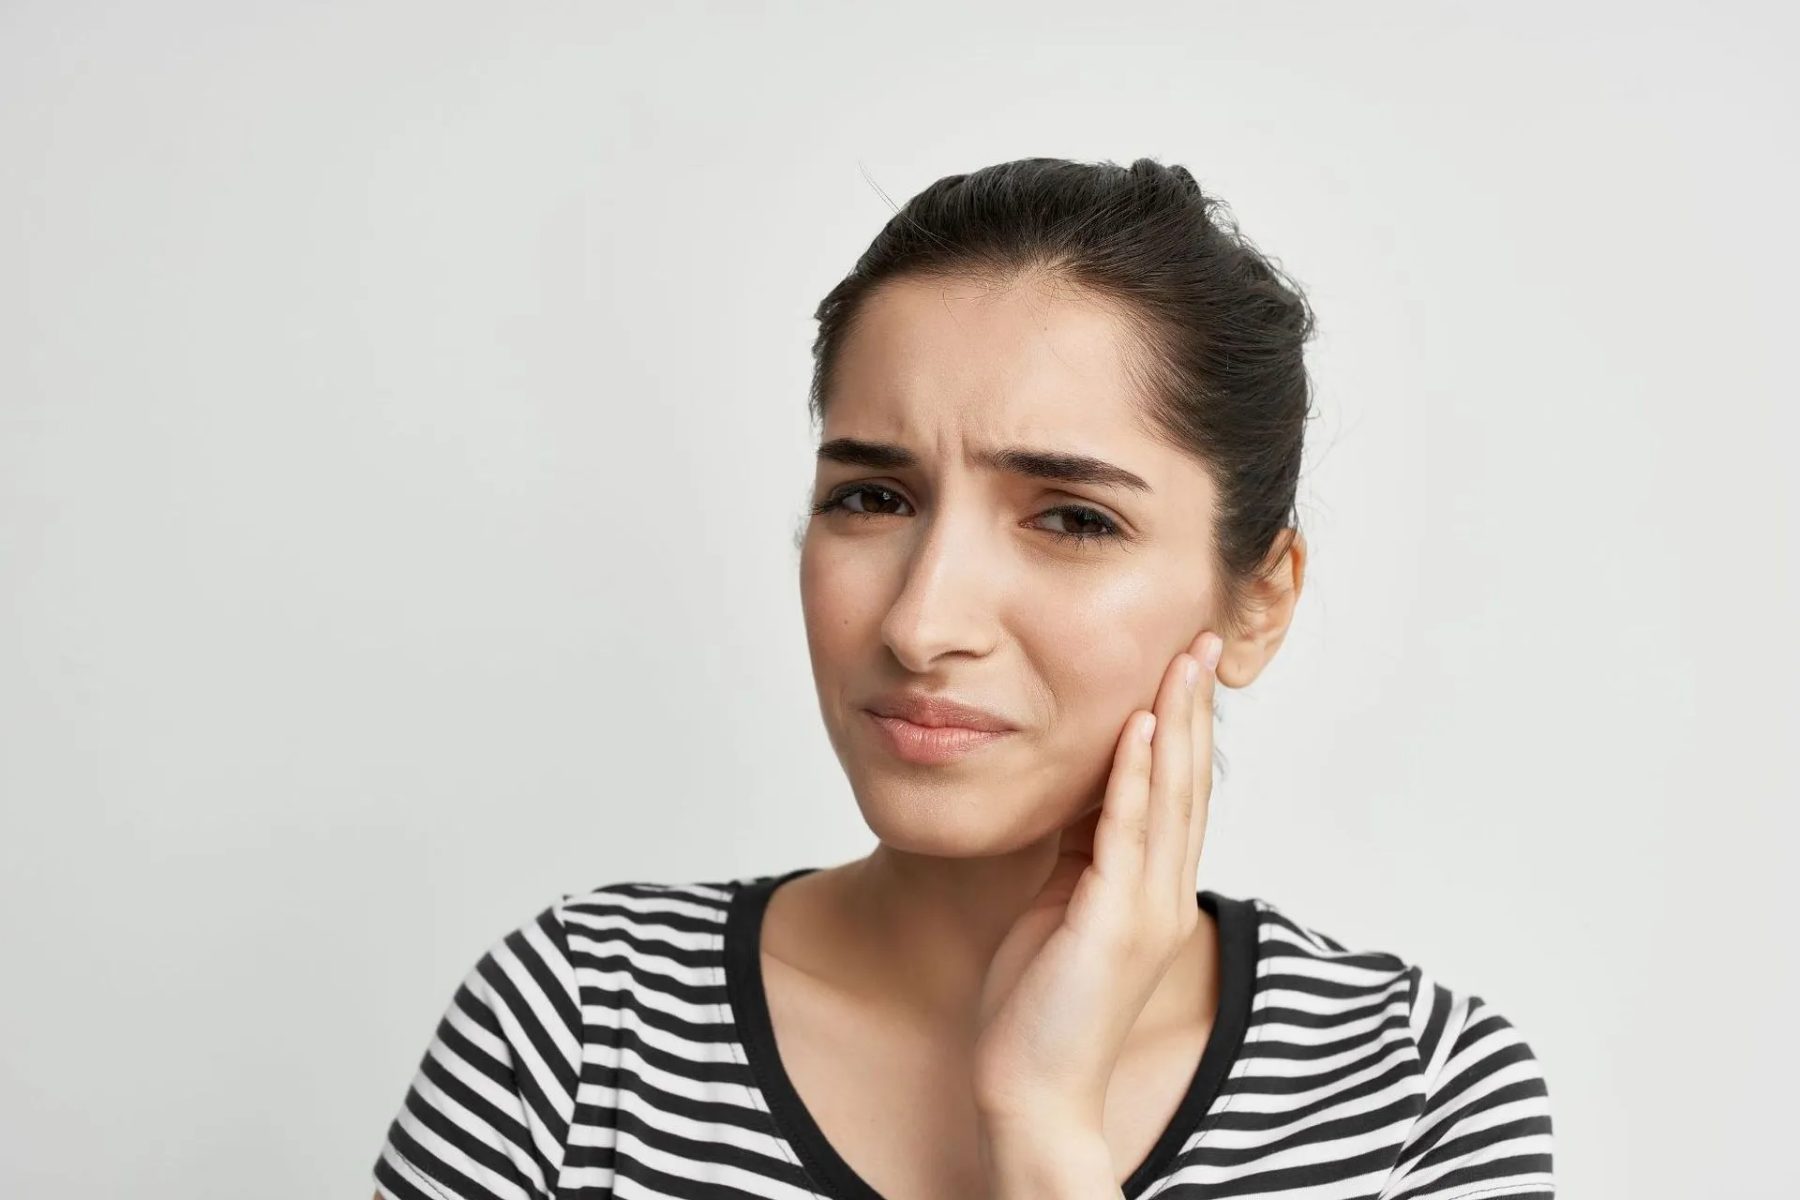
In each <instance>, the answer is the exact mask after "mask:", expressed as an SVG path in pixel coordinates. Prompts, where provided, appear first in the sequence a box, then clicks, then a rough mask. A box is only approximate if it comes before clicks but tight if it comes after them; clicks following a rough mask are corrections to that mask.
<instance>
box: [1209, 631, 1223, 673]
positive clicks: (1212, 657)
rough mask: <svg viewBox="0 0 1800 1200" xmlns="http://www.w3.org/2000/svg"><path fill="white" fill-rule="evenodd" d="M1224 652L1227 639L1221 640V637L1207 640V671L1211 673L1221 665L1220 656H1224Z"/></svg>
mask: <svg viewBox="0 0 1800 1200" xmlns="http://www.w3.org/2000/svg"><path fill="white" fill-rule="evenodd" d="M1224 650H1225V639H1224V638H1221V637H1209V638H1207V640H1206V650H1205V655H1206V669H1207V670H1209V671H1210V670H1212V669H1213V668H1214V667H1216V666H1218V665H1219V655H1220V654H1222V653H1223V652H1224Z"/></svg>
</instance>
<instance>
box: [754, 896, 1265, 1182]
mask: <svg viewBox="0 0 1800 1200" xmlns="http://www.w3.org/2000/svg"><path fill="white" fill-rule="evenodd" d="M819 869H820V868H818V867H802V868H800V869H799V870H795V871H789V872H787V873H786V874H782V875H768V876H762V877H758V878H755V879H750V880H744V881H740V882H739V884H738V886H737V888H736V890H735V891H734V892H733V893H732V896H731V901H730V905H729V908H728V910H727V913H726V919H725V934H724V947H723V951H724V958H725V986H726V994H727V997H728V999H729V1000H730V1003H731V1011H732V1013H733V1014H734V1016H735V1019H736V1022H737V1030H738V1036H739V1039H740V1040H741V1041H742V1043H743V1046H744V1053H745V1055H746V1056H747V1059H748V1062H749V1067H750V1073H751V1075H752V1076H753V1077H754V1079H755V1081H756V1084H757V1086H758V1087H759V1088H761V1089H762V1093H763V1097H764V1098H765V1099H766V1100H767V1102H768V1105H769V1112H770V1115H771V1117H772V1118H773V1119H774V1122H775V1126H776V1130H775V1132H776V1133H777V1135H778V1136H780V1137H783V1138H785V1139H786V1140H787V1142H788V1144H789V1145H791V1146H793V1148H794V1152H795V1153H796V1154H798V1155H799V1156H800V1162H801V1164H802V1165H803V1166H804V1167H805V1169H806V1170H807V1172H808V1173H809V1174H810V1175H811V1176H812V1177H813V1179H814V1181H815V1182H817V1183H819V1184H821V1185H822V1186H824V1187H825V1188H826V1190H827V1195H828V1196H829V1197H831V1200H886V1198H885V1197H883V1196H882V1194H881V1193H880V1192H877V1191H876V1190H875V1189H874V1188H873V1187H871V1186H870V1185H869V1183H868V1181H866V1180H865V1179H863V1177H862V1176H860V1175H858V1174H857V1173H856V1172H855V1171H854V1170H853V1169H852V1168H851V1166H850V1164H849V1163H847V1162H845V1161H844V1159H843V1156H841V1155H840V1154H839V1153H838V1152H837V1149H836V1147H834V1146H833V1145H832V1144H831V1143H830V1142H829V1141H827V1140H826V1137H825V1134H824V1132H823V1131H822V1130H821V1129H820V1128H819V1126H818V1123H817V1122H815V1121H814V1120H813V1117H812V1114H811V1113H810V1112H808V1111H807V1109H806V1105H805V1104H804V1103H803V1102H802V1101H801V1099H800V1093H799V1092H798V1091H796V1090H795V1088H794V1083H793V1080H791V1079H790V1078H788V1073H787V1068H786V1067H785V1066H784V1065H783V1064H782V1061H781V1054H780V1052H779V1051H778V1050H777V1048H776V1045H775V1026H774V1023H773V1021H772V1020H771V1019H770V1016H769V997H768V993H767V992H766V991H764V988H763V969H762V925H763V914H764V913H765V912H766V911H767V909H768V906H769V896H770V895H771V894H772V893H773V892H774V890H775V889H776V888H778V887H780V886H781V885H782V884H784V883H786V882H787V881H788V880H790V879H797V878H799V877H800V876H802V875H810V874H812V873H813V872H814V871H817V870H819ZM1195 899H1196V900H1197V901H1198V902H1199V905H1200V907H1201V908H1202V909H1204V910H1205V911H1206V912H1208V913H1209V914H1211V915H1212V917H1213V919H1214V920H1215V921H1217V923H1218V926H1219V959H1220V964H1219V966H1220V973H1219V1011H1218V1013H1217V1015H1216V1016H1215V1017H1214V1019H1213V1027H1212V1032H1211V1033H1210V1034H1208V1035H1207V1039H1206V1049H1205V1050H1204V1051H1203V1052H1202V1053H1201V1055H1200V1062H1199V1064H1198V1065H1197V1066H1196V1067H1195V1070H1194V1076H1193V1079H1192V1080H1191V1081H1190V1082H1189V1084H1188V1089H1187V1093H1186V1094H1185V1095H1184V1096H1183V1097H1182V1100H1181V1103H1180V1104H1179V1105H1178V1106H1177V1107H1176V1109H1175V1115H1174V1116H1173V1117H1172V1118H1170V1120H1169V1123H1168V1125H1167V1126H1166V1127H1164V1129H1163V1131H1162V1133H1161V1134H1160V1135H1159V1136H1158V1137H1157V1139H1156V1144H1155V1145H1153V1146H1152V1147H1151V1148H1150V1153H1149V1154H1148V1155H1147V1156H1146V1157H1145V1158H1144V1161H1143V1162H1141V1163H1139V1164H1138V1167H1137V1169H1136V1170H1134V1171H1133V1172H1132V1173H1131V1175H1130V1177H1129V1178H1128V1179H1126V1181H1125V1183H1124V1184H1123V1192H1124V1196H1125V1200H1138V1197H1139V1196H1140V1195H1141V1194H1142V1193H1143V1192H1144V1191H1145V1189H1147V1188H1148V1187H1149V1186H1150V1184H1151V1183H1153V1182H1155V1181H1156V1180H1157V1179H1159V1178H1160V1177H1161V1176H1162V1175H1163V1174H1165V1173H1166V1172H1167V1171H1168V1169H1169V1168H1170V1166H1172V1165H1173V1163H1174V1161H1175V1157H1176V1155H1178V1154H1179V1153H1180V1151H1181V1148H1182V1146H1183V1145H1185V1144H1186V1143H1187V1141H1188V1139H1189V1138H1190V1137H1191V1136H1192V1135H1193V1134H1194V1132H1195V1130H1197V1129H1198V1128H1199V1126H1200V1123H1201V1122H1202V1120H1204V1119H1205V1117H1206V1114H1207V1112H1208V1111H1209V1110H1210V1109H1211V1108H1212V1104H1213V1101H1214V1100H1215V1099H1217V1098H1218V1095H1219V1089H1220V1087H1221V1086H1222V1085H1223V1084H1224V1082H1225V1077H1226V1075H1227V1074H1229V1073H1230V1071H1231V1065H1232V1063H1233V1062H1234V1061H1235V1060H1236V1058H1237V1056H1238V1051H1239V1049H1240V1048H1241V1047H1242V1046H1243V1042H1244V1033H1245V1030H1246V1029H1248V1028H1249V1024H1250V1002H1251V997H1252V995H1253V994H1254V992H1255V981H1256V966H1257V963H1256V959H1257V936H1256V912H1255V908H1254V906H1253V904H1252V903H1251V902H1250V901H1248V900H1235V899H1231V898H1229V897H1226V896H1220V895H1219V894H1218V893H1216V892H1213V891H1210V890H1207V891H1200V892H1197V893H1195Z"/></svg>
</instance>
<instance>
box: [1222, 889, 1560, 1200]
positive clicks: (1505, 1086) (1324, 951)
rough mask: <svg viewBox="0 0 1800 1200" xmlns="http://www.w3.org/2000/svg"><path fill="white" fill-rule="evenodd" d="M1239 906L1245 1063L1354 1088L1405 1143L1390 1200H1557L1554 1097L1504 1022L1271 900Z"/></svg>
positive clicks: (1479, 1004)
mask: <svg viewBox="0 0 1800 1200" xmlns="http://www.w3.org/2000/svg"><path fill="white" fill-rule="evenodd" d="M1247 903H1248V904H1249V905H1250V906H1251V910H1252V911H1253V912H1254V914H1255V917H1256V929H1257V948H1258V956H1257V972H1256V976H1257V978H1256V984H1255V987H1256V993H1255V998H1254V1001H1253V1006H1252V1014H1251V1026H1252V1027H1251V1031H1250V1039H1251V1040H1252V1041H1253V1042H1257V1043H1260V1046H1259V1047H1253V1048H1252V1055H1253V1056H1268V1057H1269V1058H1270V1059H1271V1060H1272V1061H1276V1062H1279V1063H1281V1066H1280V1067H1279V1068H1277V1070H1278V1071H1279V1072H1280V1073H1284V1074H1287V1075H1290V1076H1291V1075H1292V1074H1294V1073H1295V1072H1300V1073H1305V1072H1307V1071H1309V1070H1312V1069H1321V1070H1324V1071H1325V1072H1326V1073H1327V1074H1329V1075H1331V1076H1332V1077H1333V1078H1335V1079H1338V1080H1340V1081H1344V1082H1348V1081H1349V1080H1351V1079H1354V1080H1356V1081H1358V1090H1359V1091H1360V1093H1361V1098H1360V1099H1359V1100H1358V1101H1357V1103H1358V1105H1359V1107H1363V1108H1366V1109H1367V1110H1368V1113H1369V1114H1370V1115H1372V1114H1373V1113H1374V1112H1376V1111H1379V1112H1381V1113H1383V1114H1384V1115H1385V1116H1386V1117H1387V1118H1389V1119H1391V1120H1393V1121H1394V1122H1395V1127H1396V1128H1399V1129H1403V1130H1404V1134H1403V1138H1402V1143H1401V1145H1400V1148H1399V1151H1398V1159H1397V1161H1396V1163H1395V1166H1394V1169H1393V1174H1392V1175H1391V1176H1390V1177H1389V1189H1390V1190H1388V1191H1385V1192H1384V1193H1383V1195H1384V1196H1388V1195H1391V1196H1395V1197H1399V1196H1405V1197H1413V1196H1419V1197H1424V1196H1430V1197H1433V1198H1434V1200H1437V1198H1439V1197H1442V1198H1446V1200H1447V1198H1449V1197H1463V1196H1470V1197H1472V1196H1477V1195H1480V1196H1492V1197H1499V1196H1503V1195H1504V1196H1514V1195H1518V1196H1528V1195H1548V1194H1550V1193H1551V1190H1552V1185H1551V1183H1550V1178H1551V1149H1550V1139H1551V1117H1550V1109H1549V1091H1548V1087H1547V1085H1546V1082H1545V1078H1544V1073H1543V1070H1542V1066H1541V1064H1540V1062H1539V1061H1538V1058H1537V1056H1536V1054H1535V1053H1534V1052H1533V1050H1532V1048H1531V1046H1530V1044H1529V1043H1528V1041H1527V1040H1526V1038H1525V1036H1524V1034H1523V1032H1522V1031H1521V1030H1520V1029H1519V1028H1518V1027H1517V1026H1516V1025H1515V1024H1514V1023H1513V1021H1512V1020H1511V1019H1510V1018H1509V1017H1508V1016H1507V1015H1505V1014H1504V1013H1503V1012H1502V1011H1501V1010H1500V1009H1499V1008H1498V1007H1496V1006H1495V1005H1494V1004H1492V1003H1490V1002H1489V1000H1488V999H1487V998H1486V997H1484V996H1482V995H1480V994H1477V993H1476V992H1474V991H1472V990H1469V989H1468V988H1466V987H1463V986H1458V985H1456V984H1454V983H1451V982H1446V981H1444V980H1442V979H1439V978H1438V977H1437V976H1436V975H1435V974H1434V973H1433V972H1432V971H1431V969H1430V968H1429V967H1427V966H1425V965H1423V964H1421V963H1418V962H1413V961H1409V960H1408V959H1407V958H1405V957H1403V956H1401V955H1399V954H1396V953H1393V952H1391V951H1388V950H1384V949H1377V948H1369V947H1366V946H1365V945H1362V944H1360V943H1358V942H1356V941H1355V939H1343V940H1340V938H1338V937H1335V936H1332V935H1331V934H1328V933H1325V932H1323V931H1321V930H1320V929H1319V928H1317V927H1315V926H1314V925H1313V924H1311V923H1309V922H1305V921H1302V920H1298V919H1296V918H1295V917H1294V916H1293V915H1290V914H1289V913H1288V912H1286V911H1284V910H1283V909H1282V908H1281V907H1280V906H1278V905H1276V904H1273V903H1271V902H1270V901H1268V900H1265V899H1262V898H1251V899H1250V900H1248V901H1247ZM1321 1078H1323V1076H1321ZM1346 1094H1348V1093H1346Z"/></svg>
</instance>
